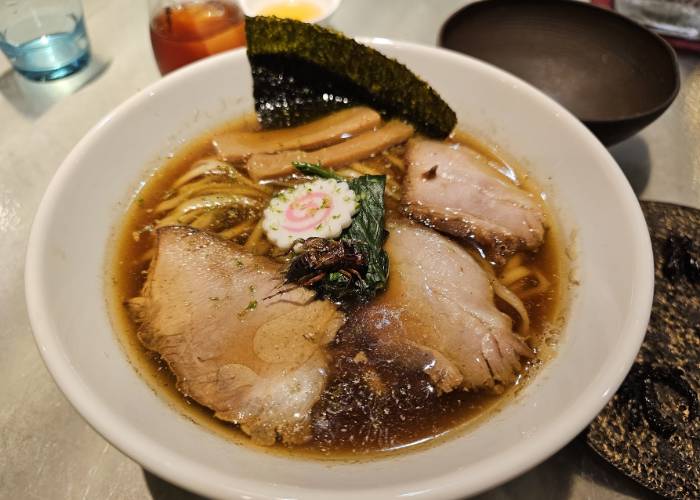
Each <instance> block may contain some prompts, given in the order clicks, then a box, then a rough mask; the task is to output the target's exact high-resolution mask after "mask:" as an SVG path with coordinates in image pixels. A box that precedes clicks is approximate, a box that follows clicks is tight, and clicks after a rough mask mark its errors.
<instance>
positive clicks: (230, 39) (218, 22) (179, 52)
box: [151, 0, 245, 74]
mask: <svg viewBox="0 0 700 500" xmlns="http://www.w3.org/2000/svg"><path fill="white" fill-rule="evenodd" d="M151 44H152V45H153V54H154V55H155V58H156V62H157V63H158V69H160V72H161V74H165V73H169V72H170V71H173V70H174V69H177V68H179V67H180V66H184V65H185V64H188V63H191V62H193V61H196V60H197V59H201V58H203V57H206V56H209V55H212V54H217V53H219V52H223V51H225V50H229V49H234V48H236V47H241V46H243V45H245V30H244V18H243V12H242V11H241V9H240V8H239V7H238V5H236V4H235V3H233V2H227V1H225V0H208V1H202V2H195V1H192V2H182V3H177V4H175V5H171V6H166V7H163V8H161V9H160V10H158V11H157V12H156V13H155V15H154V16H153V17H152V19H151Z"/></svg>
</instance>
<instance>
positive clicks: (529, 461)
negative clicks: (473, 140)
mask: <svg viewBox="0 0 700 500" xmlns="http://www.w3.org/2000/svg"><path fill="white" fill-rule="evenodd" d="M358 41H360V42H361V43H366V44H369V45H371V46H373V47H376V48H379V49H381V47H382V46H392V47H393V48H396V49H398V50H401V51H408V52H413V53H419V54H422V55H423V56H426V57H428V58H438V57H439V58H444V59H447V60H448V61H454V63H456V64H464V62H465V60H466V61H468V62H469V64H470V65H472V66H474V67H478V68H479V70H480V71H483V72H485V73H487V74H490V75H492V76H493V77H495V78H499V79H503V80H504V81H506V82H508V83H510V84H511V85H512V86H515V87H518V88H523V89H524V90H525V91H527V92H528V93H529V94H530V96H531V98H532V99H536V100H537V101H539V103H540V104H541V105H542V106H543V108H544V109H546V110H548V111H549V112H551V113H553V114H556V115H557V116H559V117H560V118H561V120H564V121H565V122H567V123H566V125H567V126H569V127H573V130H574V131H576V132H577V133H578V135H579V136H580V140H581V141H583V143H584V145H585V146H586V147H587V148H588V149H589V150H591V152H592V153H594V154H595V156H596V157H597V159H598V161H600V162H601V163H604V164H607V168H605V169H604V170H603V173H604V174H605V176H606V179H605V180H606V181H608V182H610V183H612V184H613V186H614V187H615V189H616V191H617V192H618V195H619V196H620V197H621V199H622V201H623V206H624V208H625V210H626V211H627V219H628V220H629V223H630V226H631V227H632V228H633V230H634V234H635V235H636V236H637V239H638V241H637V243H638V244H639V245H640V247H639V248H638V252H637V257H638V259H637V260H638V262H637V265H636V268H637V269H639V273H638V275H637V276H636V278H637V280H638V281H639V283H638V286H639V288H638V289H639V291H638V293H635V294H633V300H631V301H630V306H629V308H630V310H634V311H639V313H638V314H634V315H628V317H627V318H626V319H625V323H624V325H623V327H622V328H621V329H622V330H623V332H624V334H623V335H621V336H620V340H619V341H618V345H616V346H615V348H616V354H617V355H616V356H615V358H614V359H611V361H610V363H609V364H608V365H606V367H605V369H604V370H601V371H600V372H599V373H598V375H597V377H596V378H595V379H594V380H593V381H591V383H590V385H589V386H588V388H587V390H586V391H584V392H583V393H581V395H580V396H579V399H578V404H577V405H572V407H570V408H567V409H566V410H564V411H563V412H562V414H561V416H560V418H559V419H558V420H556V421H555V422H553V423H552V424H551V425H549V426H546V427H544V428H540V429H538V433H537V437H538V439H527V440H521V441H520V442H518V443H515V444H514V445H513V446H511V447H510V448H508V449H507V450H506V451H505V452H503V453H501V454H499V455H497V456H494V457H491V458H490V459H487V460H483V461H481V462H478V463H477V464H474V465H473V466H471V467H470V472H471V473H470V474H469V475H465V474H464V471H463V470H455V471H452V472H449V473H446V474H442V475H440V474H438V475H436V476H434V477H431V478H430V479H426V480H419V481H410V480H408V481H406V482H405V483H400V484H398V485H390V486H387V487H381V488H371V489H354V490H350V491H339V490H330V489H327V490H322V489H312V488H304V487H295V488H294V494H295V496H301V497H303V498H314V499H319V500H320V499H326V498H330V497H335V496H338V495H339V496H342V498H367V495H368V494H370V495H372V496H374V497H377V496H380V497H382V498H398V497H403V496H409V495H410V496H414V497H419V498H455V497H462V496H464V495H465V494H476V493H479V492H481V491H484V490H486V489H489V488H492V487H494V486H496V485H498V484H501V483H504V482H506V481H508V480H510V479H512V478H513V477H515V476H517V475H519V474H521V473H523V472H525V471H526V470H528V469H530V468H532V467H534V466H536V465H538V464H539V463H541V462H542V461H544V460H545V459H547V458H548V457H550V456H551V455H553V454H554V453H556V452H557V451H558V450H559V449H561V448H562V447H563V446H565V445H566V444H567V443H568V442H569V441H571V440H572V439H573V438H574V437H575V436H576V435H577V434H578V433H579V432H581V430H583V429H584V428H585V427H586V426H587V425H588V424H589V423H590V421H592V420H593V418H595V416H596V415H597V414H598V413H599V412H600V410H601V409H602V408H603V406H605V404H606V403H607V402H608V400H609V399H610V398H611V397H612V396H613V394H614V393H615V391H616V390H617V388H618V387H619V386H620V384H621V383H622V381H623V379H624V378H625V376H626V374H627V372H628V371H629V369H630V367H631V366H632V363H633V361H634V358H635V357H636V354H637V351H638V349H639V346H640V345H641V343H642V340H643V337H644V334H645V333H646V327H647V324H648V319H649V314H650V312H651V305H652V299H653V283H654V268H653V256H652V249H651V240H650V237H649V233H648V229H647V226H646V222H645V219H644V216H643V214H642V211H641V208H640V206H639V203H638V200H637V198H636V196H635V194H634V193H633V191H632V188H631V187H630V185H629V183H628V182H627V180H626V178H625V177H624V175H623V173H622V172H621V170H620V169H619V167H618V166H617V164H616V163H615V161H614V160H613V158H612V156H611V155H610V153H609V152H608V151H607V150H606V149H605V148H604V147H603V145H602V144H601V143H600V142H598V140H597V139H596V138H595V137H594V136H593V134H592V133H591V132H590V131H589V130H588V129H586V128H585V126H584V125H583V124H582V123H581V122H579V121H578V120H577V119H576V118H575V117H574V116H573V115H572V114H571V113H569V112H568V111H566V110H565V109H564V108H563V107H562V106H561V105H559V104H558V103H556V102H555V101H554V100H552V99H551V98H549V97H548V96H546V95H545V94H543V93H542V92H541V91H539V90H537V89H536V88H534V87H533V86H531V85H530V84H528V83H526V82H524V81H523V80H520V79H518V78H517V77H515V76H513V75H511V74H509V73H507V72H505V71H503V70H501V69H499V68H496V67H494V66H492V65H489V64H487V63H485V62H483V61H480V60H477V59H475V58H472V57H468V56H465V55H463V54H460V53H457V52H454V51H450V50H446V49H442V48H439V47H429V46H425V45H420V44H417V43H412V42H402V41H393V40H389V39H386V38H358ZM241 57H245V49H244V48H241V49H237V50H234V51H230V52H227V53H223V54H219V55H217V56H213V57H210V58H207V59H204V60H202V61H199V62H197V63H195V64H192V65H189V66H186V67H184V68H181V69H179V70H176V71H174V72H172V73H170V74H169V75H167V76H166V77H164V78H162V79H160V80H158V81H156V82H154V83H152V84H151V85H149V86H147V87H145V88H144V89H142V90H140V91H139V92H137V93H136V94H134V95H133V96H131V97H130V98H128V99H127V100H126V101H124V102H123V103H122V104H120V105H119V106H117V107H116V108H115V109H113V110H112V111H111V112H109V113H108V114H107V115H106V116H105V117H104V118H102V119H101V120H100V121H99V122H98V123H97V124H96V125H95V126H94V127H93V128H92V129H91V130H90V131H89V132H88V133H87V134H86V135H85V136H84V137H83V138H82V139H81V140H80V141H79V142H78V144H77V145H76V146H75V147H74V148H73V150H72V151H71V152H70V153H69V154H68V156H67V157H66V159H65V160H64V161H63V162H62V163H61V165H60V166H59V168H58V169H57V171H56V173H55V174H54V177H53V179H52V180H51V182H50V183H49V186H48V188H47V190H46V192H45V194H44V196H43V198H42V200H41V202H40V204H39V207H38V209H37V212H36V215H35V218H34V221H33V223H32V227H31V233H30V237H29V243H28V246H27V254H26V261H25V299H26V303H27V311H28V315H29V319H30V323H31V326H32V331H33V335H34V339H35V342H36V344H37V347H38V350H39V352H40V354H41V356H42V358H43V360H44V363H45V364H46V366H47V368H48V370H49V372H50V373H51V375H52V377H53V378H54V380H55V382H56V384H57V385H58V386H59V388H60V389H61V391H62V392H63V394H64V395H65V396H66V398H67V399H68V400H69V401H70V403H71V404H72V405H73V406H74V408H75V409H76V410H77V411H78V413H79V414H80V415H81V416H82V417H83V418H84V419H85V420H86V421H87V423H88V424H89V425H90V426H91V427H92V428H93V429H94V430H96V431H97V432H98V433H99V434H100V435H101V436H103V437H104V438H105V439H106V440H107V441H109V442H110V443H111V444H112V445H113V446H115V447H116V448H117V449H119V450H121V451H122V452H123V453H125V454H126V455H127V456H129V457H131V458H132V459H133V460H135V461H136V462H137V463H139V464H140V465H142V466H143V467H144V468H145V469H147V470H149V471H151V472H154V473H156V474H157V475H158V476H160V477H163V478H164V479H166V480H168V481H170V482H172V483H174V484H176V485H178V486H181V487H183V488H185V489H187V490H191V491H196V492H199V493H203V494H206V495H210V496H215V497H232V496H235V497H245V498H272V497H278V496H279V495H285V496H286V495H287V494H289V493H290V491H284V490H282V489H280V487H279V486H277V485H275V484H270V483H266V482H262V481H257V480H251V479H248V478H241V477H237V478H236V479H235V484H232V481H231V476H228V475H225V474H221V473H218V472H215V471H211V470H210V469H208V468H206V467H204V466H202V465H200V464H199V463H197V462H195V461H193V460H191V459H189V458H187V457H186V456H184V455H180V454H177V453H175V452H172V451H171V450H169V449H168V448H167V447H164V446H163V445H161V444H160V443H159V442H156V441H154V440H152V439H151V438H150V436H149V435H147V434H145V433H144V432H142V431H141V430H139V429H138V428H136V427H133V426H131V425H129V424H128V423H127V422H125V421H122V420H121V419H120V418H119V417H117V416H115V415H114V414H112V413H110V411H109V409H108V408H107V407H106V406H104V405H102V404H100V403H99V401H97V400H96V399H94V398H93V396H92V393H91V390H90V388H89V386H88V384H86V383H84V381H83V380H82V379H81V377H80V375H79V374H78V373H77V372H76V371H75V370H74V368H73V366H72V364H71V361H70V358H69V357H68V355H67V353H66V352H65V350H64V349H63V348H62V344H61V342H59V337H58V336H57V335H55V334H54V333H53V331H54V326H53V324H52V321H51V319H50V318H49V317H48V315H47V314H45V312H44V311H46V310H47V307H46V305H47V303H48V302H49V301H48V299H47V297H46V296H45V295H44V294H43V292H42V291H41V288H42V287H41V283H42V276H43V275H44V265H43V262H42V261H43V256H44V249H45V248H46V243H47V233H48V227H49V224H50V221H51V218H52V214H53V213H55V208H56V207H57V206H59V204H60V194H61V187H62V186H63V185H64V184H65V183H66V182H67V181H68V180H70V178H71V177H72V174H73V172H74V171H76V170H79V169H80V168H81V167H80V165H81V158H82V156H83V155H84V153H85V151H87V150H89V149H90V148H91V147H92V146H91V144H92V142H93V140H94V139H96V138H97V137H99V136H100V134H101V133H102V130H103V128H104V127H105V126H106V125H107V124H108V123H109V122H111V121H112V120H114V119H115V118H117V117H120V116H122V115H124V116H128V114H129V113H131V112H132V111H134V110H135V109H137V108H139V107H140V106H141V104H142V103H143V102H145V101H146V100H147V99H148V98H149V96H150V95H152V94H154V93H159V92H163V91H167V89H168V88H170V87H173V86H177V85H178V82H179V81H180V79H181V78H182V76H183V75H186V74H188V73H191V72H197V71H200V70H202V69H204V68H208V67H211V66H218V65H225V64H227V63H228V61H229V60H235V59H236V58H241ZM644 290H646V293H644ZM388 459H389V460H391V458H388ZM370 463H371V462H370ZM339 466H342V464H340V465H339Z"/></svg>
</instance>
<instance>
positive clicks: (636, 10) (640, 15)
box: [615, 0, 700, 40]
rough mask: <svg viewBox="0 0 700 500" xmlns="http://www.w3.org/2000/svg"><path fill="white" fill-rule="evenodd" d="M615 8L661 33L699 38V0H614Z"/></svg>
mask: <svg viewBox="0 0 700 500" xmlns="http://www.w3.org/2000/svg"><path fill="white" fill-rule="evenodd" d="M615 9H616V10H617V11H619V12H620V13H621V14H624V15H626V16H629V17H631V18H633V19H635V20H636V21H639V22H641V23H642V24H646V25H647V26H649V27H650V28H652V29H654V30H656V31H658V32H659V33H661V34H663V35H669V36H675V37H679V38H685V39H688V40H700V0H616V1H615Z"/></svg>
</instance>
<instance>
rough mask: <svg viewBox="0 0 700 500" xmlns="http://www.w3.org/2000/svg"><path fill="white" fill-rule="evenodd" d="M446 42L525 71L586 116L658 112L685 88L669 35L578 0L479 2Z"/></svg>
mask: <svg viewBox="0 0 700 500" xmlns="http://www.w3.org/2000/svg"><path fill="white" fill-rule="evenodd" d="M440 44H441V45H442V46H444V47H447V48H450V49H453V50H457V51H460V52H463V53H465V54H469V55H472V56H474V57H477V58H479V59H482V60H484V61H487V62H490V63H492V64H494V65H496V66H498V67H500V68H503V69H506V70H507V71H510V72H511V73H513V74H515V75H517V76H519V77H521V78H523V79H524V80H526V81H528V82H530V83H532V84H533V85H534V86H535V87H537V88H539V89H540V90H542V91H544V92H545V93H546V94H548V95H549V96H551V97H553V98H554V99H555V100H557V101H558V102H559V103H561V104H562V105H563V106H564V107H566V108H567V109H568V110H570V111H571V112H572V113H574V114H575V115H576V116H577V117H578V118H579V119H581V120H582V121H584V122H600V121H615V120H625V119H629V118H632V117H638V116H640V115H647V114H653V113H654V112H656V111H658V110H660V109H666V108H667V107H668V106H669V105H670V103H671V102H672V100H673V98H674V97H675V95H676V93H677V91H678V84H679V82H678V70H677V63H676V58H675V55H674V52H673V49H671V48H670V47H669V46H668V44H667V43H666V42H665V41H664V40H662V39H661V38H660V37H658V36H657V35H655V34H654V33H652V32H651V31H649V30H647V29H645V28H643V27H642V26H640V25H638V24H636V23H634V22H633V21H630V20H629V19H627V18H625V17H623V16H621V15H619V14H616V13H614V12H610V11H608V10H605V9H602V8H599V7H595V6H591V5H586V4H582V3H580V2H575V1H566V2H547V1H546V0H527V1H522V0H505V1H503V0H498V1H491V0H487V1H484V2H477V3H475V4H471V5H469V6H467V7H465V8H463V9H462V10H460V11H458V12H457V13H455V14H454V15H453V16H452V17H451V18H450V19H449V20H448V21H447V23H446V24H445V26H444V27H443V30H442V33H441V35H440Z"/></svg>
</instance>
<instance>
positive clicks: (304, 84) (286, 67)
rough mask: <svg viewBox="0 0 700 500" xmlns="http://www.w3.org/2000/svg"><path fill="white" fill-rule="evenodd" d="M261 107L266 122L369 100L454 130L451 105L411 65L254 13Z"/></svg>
mask: <svg viewBox="0 0 700 500" xmlns="http://www.w3.org/2000/svg"><path fill="white" fill-rule="evenodd" d="M246 37H247V45H248V59H249V61H250V65H251V69H252V75H253V95H254V97H255V110H256V112H257V114H258V119H259V120H260V123H261V124H262V126H263V127H265V128H283V127H290V126H294V125H298V124H300V123H304V122H306V121H309V120H311V119H313V118H317V117H319V116H322V115H325V114H328V113H329V112H332V111H335V110H337V109H340V108H344V107H350V106H356V105H360V104H365V105H368V106H370V107H372V108H374V109H376V110H377V111H379V112H381V113H382V114H384V115H385V116H387V117H397V118H401V119H403V120H405V121H407V122H409V123H411V124H412V125H413V126H414V127H416V129H417V130H419V131H420V132H422V133H423V134H425V135H428V136H430V137H436V138H443V137H446V136H448V135H449V134H450V133H451V132H452V130H453V129H454V126H455V125H456V123H457V117H456V115H455V113H454V111H453V110H452V109H451V108H450V107H449V105H448V104H447V103H446V102H445V101H444V100H443V99H442V98H441V97H440V96H439V95H438V94H437V92H435V90H433V89H432V88H431V87H430V86H429V85H428V84H427V83H425V82H424V81H423V80H421V79H419V78H418V77H417V76H416V75H414V74H413V73H412V72H411V71H410V70H409V69H408V68H406V67H405V66H404V65H403V64H401V63H399V62H397V61H395V60H393V59H390V58H388V57H386V56H384V55H383V54H381V53H379V52H377V51H376V50H374V49H372V48H370V47H367V46H365V45H361V44H359V43H357V42H355V41H354V40H352V39H350V38H347V37H345V36H344V35H342V34H340V33H337V32H335V31H331V30H328V29H324V28H321V27H319V26H317V25H313V24H308V23H302V22H299V21H294V20H291V19H278V18H274V17H264V16H256V17H247V18H246Z"/></svg>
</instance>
